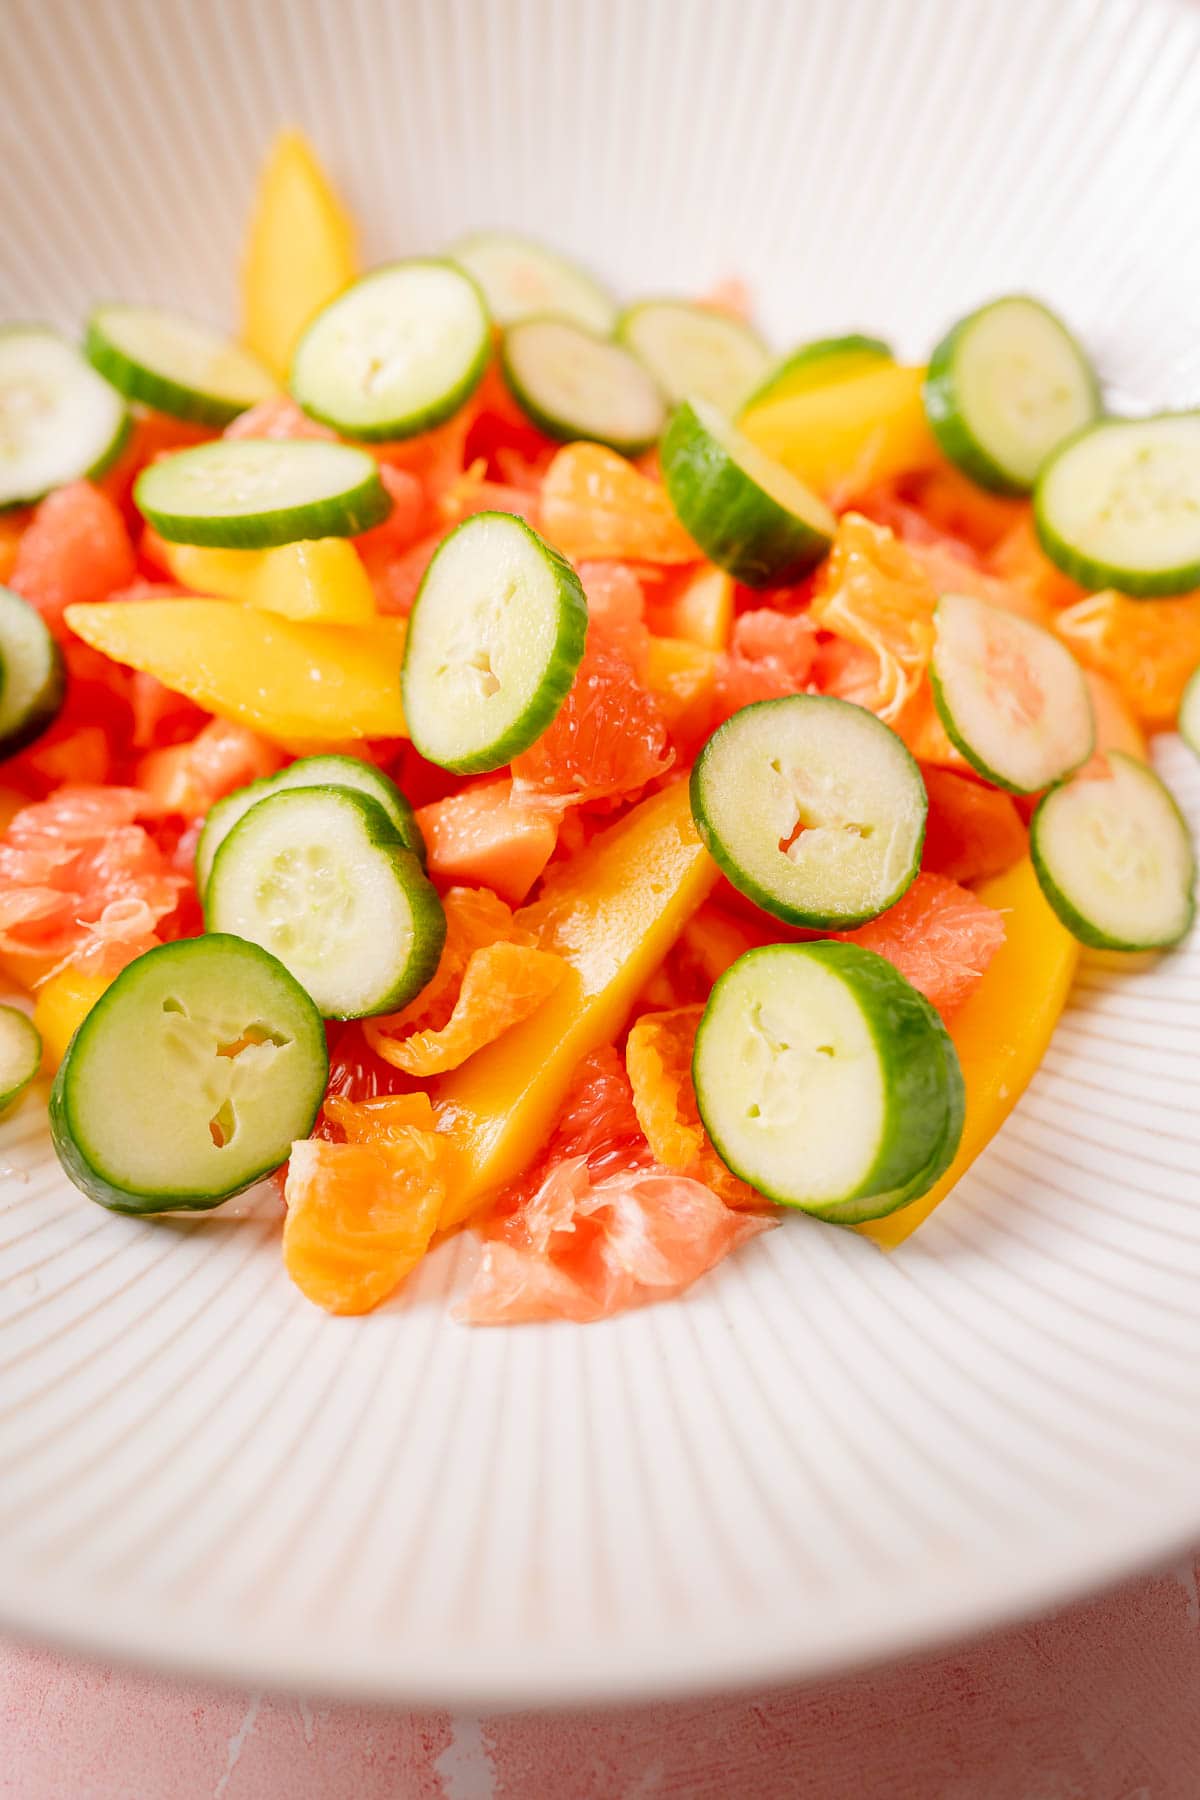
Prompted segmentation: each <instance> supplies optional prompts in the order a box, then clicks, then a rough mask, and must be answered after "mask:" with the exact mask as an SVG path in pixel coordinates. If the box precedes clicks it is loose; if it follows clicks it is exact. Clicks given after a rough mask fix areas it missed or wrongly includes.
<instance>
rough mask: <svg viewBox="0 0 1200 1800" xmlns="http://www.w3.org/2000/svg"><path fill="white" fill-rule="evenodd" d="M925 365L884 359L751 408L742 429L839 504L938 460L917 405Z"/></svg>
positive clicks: (927, 467)
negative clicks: (848, 376) (840, 378)
mask: <svg viewBox="0 0 1200 1800" xmlns="http://www.w3.org/2000/svg"><path fill="white" fill-rule="evenodd" d="M924 380H925V371H924V369H913V368H904V367H902V366H901V365H899V364H894V363H884V364H882V365H881V366H880V367H879V368H877V369H873V370H871V371H870V372H869V373H867V374H862V375H855V376H853V377H852V378H851V379H849V380H847V381H836V382H831V383H830V385H829V386H828V387H819V388H813V389H811V390H810V391H809V392H808V393H805V394H793V395H792V396H791V397H790V398H787V399H783V400H768V401H766V402H765V403H764V404H763V405H762V406H755V407H752V408H751V409H750V411H749V412H748V413H747V414H746V417H745V418H744V419H743V420H742V430H743V431H744V432H745V434H746V436H747V437H748V438H750V439H751V440H752V441H753V442H754V443H756V444H757V445H758V446H759V448H760V449H762V450H765V451H766V452H767V453H768V455H770V456H774V457H776V458H778V460H779V461H780V462H781V463H783V464H784V465H785V466H786V467H787V468H789V469H790V470H791V471H792V473H793V474H794V475H798V476H799V477H800V479H801V480H802V481H806V482H808V484H809V485H810V487H813V488H815V489H816V490H817V492H818V493H819V494H821V495H823V496H824V497H825V498H827V499H829V498H832V499H835V500H837V501H838V502H839V503H840V504H844V503H845V502H846V501H847V500H849V499H852V498H853V497H854V495H856V494H861V493H865V492H866V490H867V489H868V488H870V487H874V485H875V484H876V482H879V481H886V480H889V479H890V478H891V477H892V476H894V475H904V474H907V473H908V472H909V471H910V470H912V469H930V468H934V467H936V466H937V464H938V462H939V461H940V457H939V454H938V447H937V445H936V443H935V442H934V439H933V433H932V432H931V431H930V429H929V426H928V424H927V423H926V419H925V408H924V406H923V404H922V402H921V387H922V384H923V382H924Z"/></svg>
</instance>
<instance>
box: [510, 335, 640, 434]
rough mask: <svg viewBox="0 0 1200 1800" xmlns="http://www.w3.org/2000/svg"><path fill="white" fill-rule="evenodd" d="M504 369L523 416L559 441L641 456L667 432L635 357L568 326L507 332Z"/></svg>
mask: <svg viewBox="0 0 1200 1800" xmlns="http://www.w3.org/2000/svg"><path fill="white" fill-rule="evenodd" d="M500 367H501V369H502V371H503V374H504V380H505V383H506V384H507V386H508V389H509V392H510V393H511V394H512V397H513V399H514V400H515V401H516V402H517V405H518V406H519V407H520V408H521V410H522V412H524V413H527V414H528V416H529V417H530V418H531V419H532V420H533V423H534V424H535V425H536V426H537V427H538V428H539V430H541V431H544V432H545V433H546V436H547V437H552V438H557V439H558V440H559V441H560V442H563V443H570V442H571V441H572V440H573V439H576V438H590V439H591V440H592V441H593V442H595V443H598V444H608V445H609V447H610V448H611V449H613V450H619V451H621V453H622V454H623V455H625V456H636V455H638V454H639V452H641V451H642V450H646V449H648V448H649V446H650V445H651V444H652V443H654V441H655V440H656V438H657V437H658V435H659V433H660V432H661V430H662V428H663V421H664V420H665V418H666V408H665V406H664V405H663V398H662V395H661V394H660V393H659V391H658V388H657V386H656V384H655V382H654V381H653V379H652V378H651V376H649V375H648V374H647V373H646V371H645V369H644V368H643V367H642V365H641V363H640V362H638V360H637V358H636V357H635V356H630V354H629V352H628V351H627V350H622V348H621V346H620V345H619V344H610V343H609V342H607V340H606V339H604V338H601V337H597V336H596V335H595V334H594V333H593V332H591V331H588V330H586V329H585V328H584V327H583V326H582V325H576V324H573V323H572V322H571V321H570V320H569V319H524V320H522V321H521V322H520V323H519V324H517V325H512V326H510V327H509V329H508V330H507V331H506V332H505V334H504V340H503V343H502V344H501V347H500Z"/></svg>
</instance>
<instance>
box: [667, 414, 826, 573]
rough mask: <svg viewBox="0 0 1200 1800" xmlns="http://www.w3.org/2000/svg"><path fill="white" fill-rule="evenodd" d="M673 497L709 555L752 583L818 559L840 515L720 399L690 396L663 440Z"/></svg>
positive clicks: (803, 568)
mask: <svg viewBox="0 0 1200 1800" xmlns="http://www.w3.org/2000/svg"><path fill="white" fill-rule="evenodd" d="M661 460H662V471H663V480H664V482H665V483H666V487H667V492H668V494H669V495H670V496H671V504H672V505H673V506H674V508H675V511H676V512H677V513H678V514H679V517H680V520H681V521H682V523H683V524H684V526H685V527H686V528H687V530H688V531H689V532H690V534H691V536H692V537H693V538H695V540H696V542H697V544H699V546H700V548H701V550H703V552H704V554H705V556H707V557H708V559H709V561H710V562H715V563H716V564H717V565H718V567H719V568H722V569H725V570H726V571H727V572H728V573H729V574H730V575H732V576H733V577H734V579H735V580H737V581H742V582H745V584H746V586H747V587H781V586H783V585H784V584H785V583H787V582H789V581H795V580H796V579H798V577H799V576H801V575H803V574H806V573H807V571H808V570H809V569H811V568H812V567H813V566H814V564H816V563H819V562H820V560H821V558H822V557H823V556H824V555H825V554H826V552H827V551H828V549H829V546H830V544H831V543H832V541H833V534H834V532H835V531H836V530H837V520H836V519H835V518H834V516H833V514H832V513H831V512H830V510H829V508H828V507H827V506H826V505H825V502H824V501H823V500H819V499H818V498H817V496H816V495H815V494H814V493H813V492H812V491H811V490H810V489H809V488H806V487H805V485H804V483H803V482H802V481H799V480H797V478H796V476H794V475H793V474H792V473H791V471H790V470H789V469H785V468H784V466H783V464H782V463H778V462H776V461H775V460H774V458H773V457H770V456H768V455H767V454H766V453H765V451H762V450H760V449H759V448H758V446H757V444H752V443H751V442H750V440H749V438H748V437H745V436H743V434H742V433H741V432H740V431H739V430H738V428H737V426H736V425H733V424H731V423H730V421H729V420H728V419H727V418H726V417H725V416H724V414H723V413H721V412H718V410H717V408H716V407H715V406H712V405H710V404H709V402H708V401H707V400H703V399H700V398H699V397H697V398H694V399H691V400H685V401H684V403H683V405H682V406H680V407H679V408H678V409H677V410H676V412H675V413H674V415H673V416H672V419H671V423H670V424H669V425H668V426H667V432H666V436H665V437H664V438H663V441H662V452H661Z"/></svg>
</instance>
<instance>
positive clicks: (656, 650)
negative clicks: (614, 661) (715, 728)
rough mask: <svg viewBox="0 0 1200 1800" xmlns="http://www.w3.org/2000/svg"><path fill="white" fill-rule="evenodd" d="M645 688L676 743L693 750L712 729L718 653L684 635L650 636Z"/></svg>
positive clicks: (688, 750)
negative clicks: (692, 641)
mask: <svg viewBox="0 0 1200 1800" xmlns="http://www.w3.org/2000/svg"><path fill="white" fill-rule="evenodd" d="M646 688H647V690H648V692H649V693H650V694H652V695H653V697H654V699H655V700H656V701H657V703H658V709H659V711H660V712H661V713H662V716H663V718H664V719H665V720H666V722H667V727H668V729H669V731H670V733H671V736H672V738H673V739H674V741H675V742H676V744H678V745H681V746H682V747H683V749H684V752H685V753H687V752H694V751H695V750H697V749H698V748H699V746H700V742H701V740H702V739H704V738H706V737H707V736H708V733H709V731H710V730H711V729H712V722H713V706H714V703H715V701H716V693H717V653H716V651H715V650H705V649H704V648H703V646H702V645H700V644H693V643H690V642H689V641H688V639H687V638H668V637H654V638H651V640H650V644H649V648H648V649H647V652H646Z"/></svg>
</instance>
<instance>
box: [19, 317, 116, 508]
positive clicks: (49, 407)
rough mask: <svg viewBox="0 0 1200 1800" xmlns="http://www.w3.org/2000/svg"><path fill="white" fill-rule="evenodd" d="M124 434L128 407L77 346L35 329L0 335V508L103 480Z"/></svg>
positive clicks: (22, 327) (22, 504)
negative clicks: (75, 484)
mask: <svg viewBox="0 0 1200 1800" xmlns="http://www.w3.org/2000/svg"><path fill="white" fill-rule="evenodd" d="M128 434H129V414H128V412H127V411H126V410H125V402H124V401H123V400H122V399H121V396H120V394H118V393H117V390H116V389H115V388H113V387H110V386H109V384H108V382H107V381H105V380H103V378H102V377H101V376H99V375H97V373H96V371H95V369H93V368H92V366H91V364H90V363H88V362H87V361H86V360H85V359H84V357H82V356H81V355H80V353H79V351H78V350H77V349H76V348H75V346H74V344H71V343H68V342H67V340H66V338H64V337H60V336H59V334H58V332H57V331H48V330H47V329H45V327H43V326H40V325H10V326H8V327H6V328H5V329H4V330H0V510H3V509H4V508H5V507H9V506H25V505H28V504H30V503H31V502H32V501H34V500H40V499H41V498H42V496H43V495H44V494H48V493H49V492H50V489H51V488H55V487H61V486H62V485H63V484H64V483H65V482H68V481H78V480H79V479H80V477H81V476H85V475H86V476H91V475H100V474H102V473H103V471H104V470H105V469H107V468H108V466H109V464H110V463H112V462H114V461H115V460H116V458H117V457H118V456H119V455H120V453H121V450H122V448H123V446H124V443H125V439H126V437H127V436H128Z"/></svg>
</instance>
